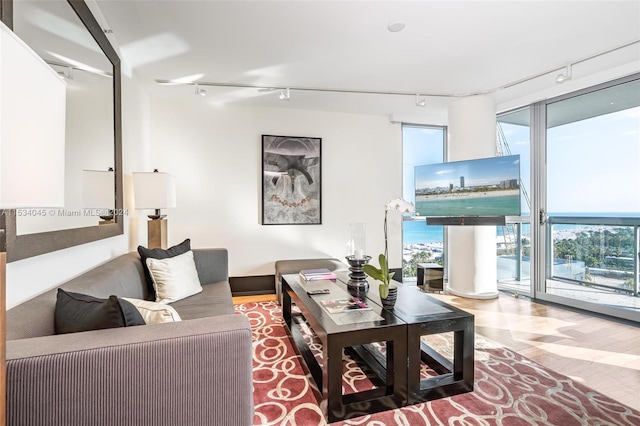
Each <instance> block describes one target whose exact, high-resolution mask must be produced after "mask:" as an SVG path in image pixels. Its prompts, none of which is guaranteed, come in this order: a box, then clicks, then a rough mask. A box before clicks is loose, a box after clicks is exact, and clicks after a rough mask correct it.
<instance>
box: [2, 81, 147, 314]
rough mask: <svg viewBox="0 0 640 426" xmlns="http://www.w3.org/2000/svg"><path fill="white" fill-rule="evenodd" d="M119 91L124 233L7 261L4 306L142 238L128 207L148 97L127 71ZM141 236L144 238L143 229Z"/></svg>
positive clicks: (143, 145)
mask: <svg viewBox="0 0 640 426" xmlns="http://www.w3.org/2000/svg"><path fill="white" fill-rule="evenodd" d="M122 94H123V97H122V116H123V123H122V128H123V148H122V156H123V163H124V164H123V171H124V174H125V176H124V182H125V194H124V198H125V207H126V208H129V210H130V215H129V216H125V222H124V225H125V228H124V234H123V235H119V236H116V237H112V238H107V239H104V240H100V241H95V242H93V243H89V244H83V245H81V246H76V247H71V248H68V249H65V250H60V251H56V252H53V253H48V254H44V255H41V256H36V257H32V258H29V259H24V260H20V261H17V262H11V263H9V264H7V308H11V307H12V306H15V305H17V304H19V303H20V302H22V301H25V300H27V299H29V298H31V297H33V296H35V295H37V294H40V293H42V292H44V291H46V290H48V289H50V288H52V287H55V286H57V285H59V284H61V283H63V282H65V281H67V280H69V279H70V278H73V277H75V276H77V275H80V274H82V273H83V272H85V271H87V270H89V269H92V268H93V267H95V266H96V265H99V264H101V263H104V262H106V261H107V260H109V259H111V258H113V257H115V256H118V255H120V254H123V253H126V252H128V251H130V250H132V249H135V247H136V246H137V243H138V241H141V237H140V236H139V234H138V233H139V228H140V226H139V225H138V220H140V218H139V217H138V215H136V212H135V210H133V211H132V210H131V206H132V196H131V193H132V189H131V187H130V186H131V184H130V181H131V172H132V171H137V170H139V169H141V168H143V167H145V166H146V161H147V160H146V159H147V158H148V152H149V151H148V140H146V139H147V128H148V96H147V94H146V92H145V91H144V90H143V89H142V87H141V86H140V84H139V83H138V82H137V81H136V78H135V76H133V75H132V74H131V73H130V72H126V70H123V78H122ZM144 235H145V237H144V238H146V228H145V230H144ZM9 250H10V248H9Z"/></svg>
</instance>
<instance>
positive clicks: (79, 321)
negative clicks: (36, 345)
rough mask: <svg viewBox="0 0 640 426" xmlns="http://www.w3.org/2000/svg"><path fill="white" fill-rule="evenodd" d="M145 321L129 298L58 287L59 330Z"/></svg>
mask: <svg viewBox="0 0 640 426" xmlns="http://www.w3.org/2000/svg"><path fill="white" fill-rule="evenodd" d="M145 324H146V323H145V322H144V319H143V318H142V315H140V312H138V310H137V309H136V307H135V306H133V305H132V304H131V303H130V302H127V301H126V300H122V299H119V298H118V297H116V296H109V298H108V299H98V298H96V297H93V296H88V295H86V294H80V293H72V292H70V291H64V290H62V289H58V296H57V300H56V310H55V328H56V334H66V333H76V332H78V331H89V330H101V329H104V328H116V327H130V326H134V325H145Z"/></svg>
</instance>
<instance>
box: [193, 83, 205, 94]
mask: <svg viewBox="0 0 640 426" xmlns="http://www.w3.org/2000/svg"><path fill="white" fill-rule="evenodd" d="M195 86H196V95H200V96H207V91H206V90H204V89H201V88H200V86H198V85H197V84H196V85H195Z"/></svg>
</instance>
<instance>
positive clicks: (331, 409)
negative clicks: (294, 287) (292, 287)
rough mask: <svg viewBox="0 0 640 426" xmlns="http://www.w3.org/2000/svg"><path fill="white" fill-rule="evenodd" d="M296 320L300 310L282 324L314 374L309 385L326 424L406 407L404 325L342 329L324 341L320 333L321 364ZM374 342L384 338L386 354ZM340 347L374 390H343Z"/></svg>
mask: <svg viewBox="0 0 640 426" xmlns="http://www.w3.org/2000/svg"><path fill="white" fill-rule="evenodd" d="M285 294H286V293H285ZM285 298H286V296H285ZM285 303H286V302H285ZM300 318H304V317H303V316H302V315H301V314H291V315H290V319H287V318H286V316H285V324H286V325H287V327H288V330H289V334H290V337H291V340H292V342H293V343H294V347H295V350H296V352H297V353H298V354H299V355H300V356H301V357H302V359H303V360H304V367H305V368H306V370H307V372H308V373H309V374H310V375H311V377H312V378H313V382H314V383H313V385H312V389H313V391H314V394H315V396H316V398H317V399H318V401H319V402H320V408H321V409H322V411H323V414H324V415H325V417H326V418H327V420H328V421H329V422H330V423H332V422H336V421H339V420H344V419H349V418H353V417H358V416H363V415H366V414H372V413H377V412H381V411H387V410H392V409H394V408H399V407H403V406H405V405H406V403H407V377H406V362H407V354H406V331H405V330H404V327H402V326H397V327H391V328H385V329H375V328H374V329H371V330H370V332H368V333H363V332H362V331H353V332H345V333H341V334H332V335H329V336H328V337H327V336H325V339H322V338H321V337H320V336H318V338H319V339H320V341H321V342H322V360H323V364H324V365H323V366H321V365H320V363H319V362H318V360H317V359H316V357H315V355H314V353H313V351H312V350H311V349H310V348H309V345H308V344H307V342H306V341H305V339H304V332H303V331H302V327H301V326H300V324H299V321H300ZM374 342H385V346H386V352H387V355H386V356H385V355H382V354H380V353H379V351H377V350H376V349H375V348H374V347H373V346H372V345H371V343H374ZM343 351H345V352H346V353H347V354H348V355H349V356H350V357H351V358H352V359H353V360H354V361H355V362H356V363H358V365H359V366H360V367H361V369H362V370H363V373H365V374H366V375H367V377H368V378H369V379H370V380H371V383H372V384H373V385H374V386H375V389H369V390H365V391H360V392H354V393H349V394H343V393H342V374H343V371H342V370H343V364H342V353H343Z"/></svg>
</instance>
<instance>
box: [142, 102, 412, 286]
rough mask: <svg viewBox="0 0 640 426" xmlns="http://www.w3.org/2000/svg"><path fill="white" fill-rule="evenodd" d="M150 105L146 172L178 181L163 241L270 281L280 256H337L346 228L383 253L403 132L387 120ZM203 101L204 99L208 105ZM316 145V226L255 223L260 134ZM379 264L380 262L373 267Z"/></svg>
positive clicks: (397, 242) (396, 226)
mask: <svg viewBox="0 0 640 426" xmlns="http://www.w3.org/2000/svg"><path fill="white" fill-rule="evenodd" d="M193 98H195V100H191V99H189V100H185V101H184V102H183V103H178V102H176V101H167V100H157V99H156V100H152V102H151V104H152V107H151V160H152V161H151V165H150V168H149V170H151V168H158V169H159V170H161V171H165V172H168V173H171V174H173V175H174V176H176V180H177V207H176V208H175V209H169V210H168V212H167V213H168V220H169V244H170V245H173V244H177V243H180V242H181V241H182V240H183V239H184V238H191V241H192V246H193V247H226V248H228V249H229V267H230V275H231V276H252V275H268V274H272V273H273V272H274V266H273V265H274V262H275V261H276V260H278V259H296V258H305V257H320V256H335V257H337V258H340V259H343V258H344V256H345V254H346V249H345V244H346V243H347V240H348V239H349V224H350V223H352V222H364V223H366V224H367V238H368V241H367V245H368V251H369V253H368V254H370V255H372V256H373V257H374V259H377V256H378V254H379V253H382V251H383V248H384V235H383V219H384V204H385V203H386V202H387V201H389V200H390V199H393V198H398V197H400V196H401V194H402V135H401V127H400V126H399V125H397V124H391V123H390V122H389V119H388V117H383V116H366V115H356V114H340V113H326V112H314V111H303V110H292V109H280V108H278V109H276V108H272V109H257V108H255V109H254V108H241V107H219V106H211V105H208V104H207V103H206V100H203V98H196V97H193ZM205 99H206V98H205ZM262 134H269V135H285V136H310V137H319V138H322V222H323V224H322V225H270V226H263V225H261V224H260V219H261V210H260V206H261V185H262V175H261V143H262V142H261V135H262ZM390 220H391V222H390V227H389V229H390V241H389V244H390V250H389V252H390V253H392V256H391V266H392V267H400V265H401V263H400V262H401V256H400V255H401V250H400V247H401V237H400V217H399V216H398V217H396V218H391V219H390ZM375 264H377V260H375Z"/></svg>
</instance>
